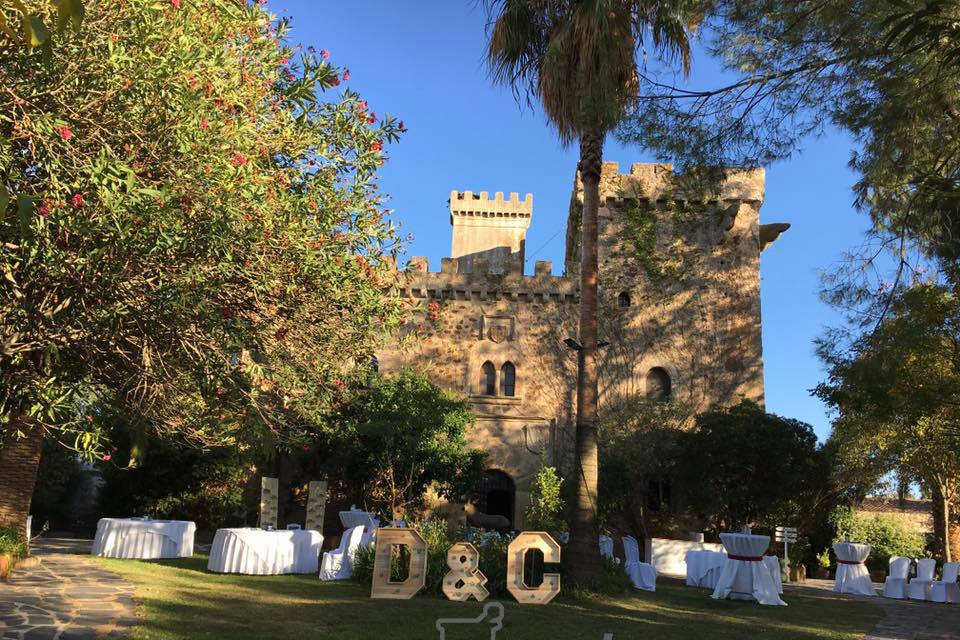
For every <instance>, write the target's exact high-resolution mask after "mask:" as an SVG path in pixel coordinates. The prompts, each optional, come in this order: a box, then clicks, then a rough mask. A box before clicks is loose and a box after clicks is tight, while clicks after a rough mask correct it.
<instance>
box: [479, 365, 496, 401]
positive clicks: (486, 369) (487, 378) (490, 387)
mask: <svg viewBox="0 0 960 640" xmlns="http://www.w3.org/2000/svg"><path fill="white" fill-rule="evenodd" d="M480 393H482V394H483V395H485V396H495V395H497V368H496V367H494V366H493V363H492V362H490V361H489V360H487V361H486V362H484V363H483V367H482V369H481V371H480Z"/></svg>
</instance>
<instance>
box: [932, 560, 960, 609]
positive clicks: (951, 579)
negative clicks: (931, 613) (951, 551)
mask: <svg viewBox="0 0 960 640" xmlns="http://www.w3.org/2000/svg"><path fill="white" fill-rule="evenodd" d="M958 569H960V562H947V563H945V564H944V565H943V578H942V579H940V580H935V581H934V582H933V585H931V587H930V600H932V601H933V602H949V603H952V604H960V584H957V572H958Z"/></svg>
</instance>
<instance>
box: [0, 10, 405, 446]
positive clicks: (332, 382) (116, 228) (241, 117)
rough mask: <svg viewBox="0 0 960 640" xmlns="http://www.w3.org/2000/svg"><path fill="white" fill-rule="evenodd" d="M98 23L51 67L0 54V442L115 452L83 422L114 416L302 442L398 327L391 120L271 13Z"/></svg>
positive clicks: (52, 57) (60, 47)
mask: <svg viewBox="0 0 960 640" xmlns="http://www.w3.org/2000/svg"><path fill="white" fill-rule="evenodd" d="M55 4H56V3H50V2H46V1H41V0H25V1H24V5H25V6H26V8H27V10H28V12H29V13H30V14H31V15H34V14H35V15H37V16H39V17H40V19H41V20H42V21H43V22H44V23H45V24H53V22H54V21H55V20H56V18H55V16H54V12H55V10H56V7H55ZM59 4H60V5H61V6H63V5H64V4H65V3H63V2H61V3H59ZM66 4H71V5H72V4H77V3H74V2H71V3H66ZM85 6H86V16H85V18H84V20H83V22H82V24H80V25H79V27H78V28H77V29H75V30H66V31H64V32H63V33H62V34H60V35H58V36H57V42H56V46H53V47H48V48H46V52H45V53H43V54H41V52H40V51H36V50H32V49H30V48H29V47H20V46H0V85H2V86H3V87H5V88H6V90H5V91H4V92H3V93H2V94H0V196H2V197H0V273H2V277H3V278H4V285H5V286H4V287H2V288H0V344H2V348H0V424H4V425H5V424H8V423H10V421H11V420H14V421H15V420H16V419H17V416H19V415H21V414H26V415H28V416H30V417H31V418H33V419H34V420H37V421H39V422H41V423H42V424H43V426H45V427H46V428H47V429H48V430H52V431H53V432H54V435H56V436H57V437H58V438H59V439H60V440H61V441H62V442H64V443H65V444H67V445H68V446H71V447H74V448H77V449H81V450H86V451H89V452H92V453H95V454H98V455H103V454H105V453H107V452H108V451H109V449H110V446H111V444H110V442H109V441H108V439H107V434H106V431H105V427H104V426H103V425H100V424H98V418H99V415H98V414H97V413H95V412H85V411H84V412H78V405H85V404H96V402H98V401H99V399H106V400H107V401H108V402H111V403H114V404H116V405H117V406H118V407H122V409H123V412H124V413H126V414H129V415H135V416H139V417H140V418H141V419H142V420H141V422H140V424H143V425H146V428H148V429H149V430H152V431H153V433H155V434H157V435H160V436H162V437H168V438H170V437H172V438H181V439H187V440H189V441H191V442H192V443H194V444H197V445H200V446H222V445H231V446H232V445H241V446H244V445H247V444H252V445H254V446H264V444H265V443H266V444H272V443H273V442H274V441H276V440H280V442H281V444H301V443H302V442H303V441H304V440H305V439H306V438H307V437H309V436H310V435H312V434H313V433H314V432H315V431H317V430H318V429H322V428H323V427H324V425H323V424H322V420H323V419H324V417H325V416H326V412H327V410H328V409H329V407H330V406H331V405H333V404H335V403H336V402H337V401H338V398H339V396H340V395H341V394H342V390H341V384H338V382H342V379H343V377H344V374H343V371H344V370H345V369H348V368H350V367H353V366H354V364H355V362H356V361H358V360H360V361H362V360H364V359H366V358H367V357H368V356H369V353H371V351H372V350H373V348H375V346H376V344H377V343H378V341H379V340H380V339H381V336H382V332H383V331H384V330H385V329H390V328H391V327H394V326H397V325H398V324H399V321H400V319H401V316H402V315H403V314H404V311H403V305H402V302H401V301H400V299H399V298H398V297H396V296H389V295H387V296H384V295H383V292H384V290H385V289H389V288H390V287H391V286H392V285H393V284H394V283H395V282H396V279H397V278H398V276H397V275H396V273H395V271H394V269H393V266H392V260H391V258H392V256H393V254H394V253H395V251H396V249H397V247H398V235H397V233H396V230H395V228H394V226H393V224H392V222H391V221H390V220H389V213H390V212H389V210H387V209H385V207H384V200H383V195H382V194H380V193H379V192H378V191H377V187H376V182H377V171H378V170H379V167H380V165H381V164H382V163H383V162H384V160H385V159H386V155H385V150H384V147H385V145H387V144H389V143H391V142H395V141H396V140H397V139H398V136H399V134H400V132H401V131H402V125H401V124H400V123H399V122H398V121H397V120H395V119H394V118H392V117H382V118H379V119H378V118H377V117H376V116H374V114H373V113H372V110H371V109H370V108H369V106H368V105H367V104H366V102H365V101H363V100H362V99H361V97H360V96H359V95H357V94H356V93H354V92H352V91H350V90H348V89H347V90H342V92H341V90H339V89H338V90H337V93H334V88H335V87H337V86H338V85H339V84H340V83H341V75H342V73H343V69H342V68H338V67H335V66H334V65H333V64H331V63H330V62H329V61H328V60H327V57H328V54H327V53H326V52H320V53H317V52H314V51H313V50H312V49H306V50H301V49H300V48H299V47H294V46H292V45H291V44H290V42H289V37H288V23H287V21H286V20H276V19H275V18H273V17H272V16H270V15H269V14H268V13H266V11H265V10H264V8H263V7H262V6H261V5H260V4H258V3H253V4H248V3H240V2H235V1H234V0H191V1H190V2H186V1H184V2H182V3H168V2H155V1H153V0H131V1H127V2H112V1H107V0H89V1H88V2H86V3H85ZM4 12H5V15H6V17H7V18H8V20H9V19H12V14H10V13H9V12H8V11H7V10H4ZM7 37H9V34H7ZM44 58H45V59H44ZM91 394H92V395H95V396H98V397H99V398H94V399H93V400H91V399H90V398H89V395H91ZM78 398H79V399H78ZM84 414H86V415H84ZM88 416H89V419H88Z"/></svg>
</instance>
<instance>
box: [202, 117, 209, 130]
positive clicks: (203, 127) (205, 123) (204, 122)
mask: <svg viewBox="0 0 960 640" xmlns="http://www.w3.org/2000/svg"><path fill="white" fill-rule="evenodd" d="M209 126H210V122H209V121H208V120H207V119H206V118H204V119H203V120H201V121H200V128H201V129H206V128H207V127H209Z"/></svg>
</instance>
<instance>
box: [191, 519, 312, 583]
mask: <svg viewBox="0 0 960 640" xmlns="http://www.w3.org/2000/svg"><path fill="white" fill-rule="evenodd" d="M322 546H323V536H322V535H320V533H319V532H317V531H307V530H301V531H285V530H281V531H264V530H263V529H217V533H216V535H215V536H214V537H213V544H212V545H211V546H210V561H209V562H208V563H207V569H209V570H210V571H213V572H215V573H242V574H246V575H253V576H269V575H277V574H282V573H317V571H319V563H320V547H322Z"/></svg>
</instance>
